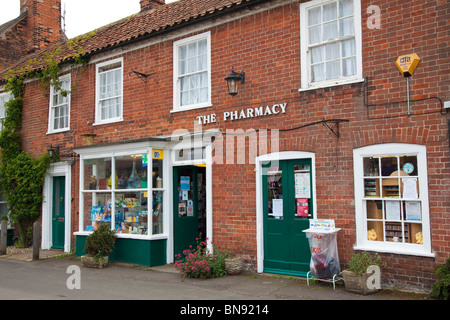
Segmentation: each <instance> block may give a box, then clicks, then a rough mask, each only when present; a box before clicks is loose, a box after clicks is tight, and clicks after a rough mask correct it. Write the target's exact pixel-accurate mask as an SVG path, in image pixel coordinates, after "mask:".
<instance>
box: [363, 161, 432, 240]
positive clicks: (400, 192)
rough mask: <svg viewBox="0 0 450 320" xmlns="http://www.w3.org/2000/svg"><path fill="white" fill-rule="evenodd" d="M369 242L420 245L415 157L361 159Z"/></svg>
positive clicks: (420, 230)
mask: <svg viewBox="0 0 450 320" xmlns="http://www.w3.org/2000/svg"><path fill="white" fill-rule="evenodd" d="M363 166H364V199H365V207H366V208H365V209H366V214H367V239H368V240H369V241H379V242H396V243H411V244H419V245H422V244H423V236H422V207H421V195H420V190H419V175H418V168H417V156H416V155H404V156H383V157H365V158H363Z"/></svg>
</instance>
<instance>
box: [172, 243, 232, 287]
mask: <svg viewBox="0 0 450 320" xmlns="http://www.w3.org/2000/svg"><path fill="white" fill-rule="evenodd" d="M196 241H197V246H196V247H195V248H193V247H192V246H189V249H186V250H184V251H183V255H181V254H178V255H176V256H175V258H176V259H179V260H177V261H176V262H175V264H174V267H175V268H176V269H177V270H179V271H181V272H182V274H183V279H184V278H185V277H188V278H201V279H206V278H216V277H222V276H224V275H225V274H226V271H225V266H224V260H225V258H226V256H227V254H226V253H222V252H220V251H219V250H216V249H215V250H214V253H213V254H212V253H210V252H209V250H208V249H207V247H206V241H201V240H200V239H199V238H196Z"/></svg>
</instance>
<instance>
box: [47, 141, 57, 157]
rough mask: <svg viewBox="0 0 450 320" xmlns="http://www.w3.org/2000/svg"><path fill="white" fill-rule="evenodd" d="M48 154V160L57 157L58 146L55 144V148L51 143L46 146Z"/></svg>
mask: <svg viewBox="0 0 450 320" xmlns="http://www.w3.org/2000/svg"><path fill="white" fill-rule="evenodd" d="M47 153H48V156H49V157H50V160H51V161H53V160H55V159H57V158H58V157H59V146H56V148H53V146H52V145H50V147H48V149H47Z"/></svg>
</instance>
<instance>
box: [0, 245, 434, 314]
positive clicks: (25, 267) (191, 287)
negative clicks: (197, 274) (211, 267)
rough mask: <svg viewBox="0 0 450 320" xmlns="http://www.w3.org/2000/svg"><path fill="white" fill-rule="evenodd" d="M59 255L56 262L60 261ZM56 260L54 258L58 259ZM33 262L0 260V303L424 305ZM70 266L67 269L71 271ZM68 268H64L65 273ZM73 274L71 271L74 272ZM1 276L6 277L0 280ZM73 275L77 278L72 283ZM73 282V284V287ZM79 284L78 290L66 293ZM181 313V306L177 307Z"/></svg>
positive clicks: (383, 295) (258, 282)
mask: <svg viewBox="0 0 450 320" xmlns="http://www.w3.org/2000/svg"><path fill="white" fill-rule="evenodd" d="M61 256H62V257H61ZM58 257H59V258H58ZM40 259H41V260H38V261H33V260H32V254H31V253H25V254H15V255H10V256H1V257H0V299H8V300H31V299H32V300H36V299H37V300H86V299H95V300H142V299H144V300H172V301H179V302H183V303H184V301H196V300H197V303H198V302H199V301H208V300H209V301H211V300H216V301H225V300H226V301H230V300H232V301H238V300H242V301H243V300H246V301H277V300H278V301H282V300H283V301H296V300H297V301H298V300H308V301H319V300H359V301H362V300H370V301H376V300H424V299H426V295H423V294H414V293H403V292H399V291H393V290H380V291H379V292H377V293H376V294H372V295H367V296H363V295H358V294H353V293H349V292H347V291H345V287H344V286H343V284H339V283H338V284H337V285H336V288H335V289H333V285H332V284H331V283H324V282H313V283H311V282H310V283H309V286H308V284H307V281H306V279H304V278H297V277H288V276H280V275H271V274H249V273H244V274H241V275H235V276H225V277H223V278H217V279H207V280H201V279H189V278H186V279H184V280H182V278H181V275H180V274H179V273H178V272H177V271H176V270H175V268H174V267H173V266H172V265H167V266H162V267H153V268H149V267H142V266H136V265H130V264H123V263H112V264H111V265H110V266H108V267H107V268H105V269H102V270H98V269H90V268H85V267H83V266H82V265H81V262H80V260H79V258H77V257H75V256H73V255H72V256H63V252H62V251H54V250H42V251H41V252H40ZM71 266H72V267H71ZM69 267H70V268H72V269H70V268H69ZM74 270H76V271H74ZM5 275H7V276H5ZM76 275H79V277H78V278H75V276H76ZM77 281H78V282H77ZM75 284H79V285H80V288H79V289H77V288H74V289H69V287H68V285H69V286H74V285H75ZM180 308H181V306H180Z"/></svg>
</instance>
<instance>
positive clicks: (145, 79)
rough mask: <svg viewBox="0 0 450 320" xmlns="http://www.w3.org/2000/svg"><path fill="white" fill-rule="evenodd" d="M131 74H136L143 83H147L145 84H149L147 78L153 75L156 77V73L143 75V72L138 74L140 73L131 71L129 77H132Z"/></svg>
mask: <svg viewBox="0 0 450 320" xmlns="http://www.w3.org/2000/svg"><path fill="white" fill-rule="evenodd" d="M131 73H134V74H135V75H137V77H138V78H139V79H141V80H142V81H143V82H145V83H147V78H148V77H150V76H151V75H154V74H155V73H148V74H145V73H142V72H138V71H135V70H134V69H131V71H130V72H129V73H128V75H131Z"/></svg>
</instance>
